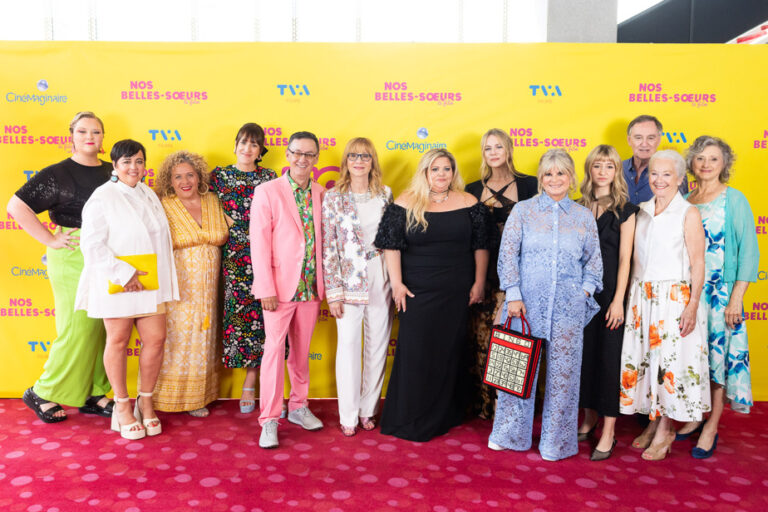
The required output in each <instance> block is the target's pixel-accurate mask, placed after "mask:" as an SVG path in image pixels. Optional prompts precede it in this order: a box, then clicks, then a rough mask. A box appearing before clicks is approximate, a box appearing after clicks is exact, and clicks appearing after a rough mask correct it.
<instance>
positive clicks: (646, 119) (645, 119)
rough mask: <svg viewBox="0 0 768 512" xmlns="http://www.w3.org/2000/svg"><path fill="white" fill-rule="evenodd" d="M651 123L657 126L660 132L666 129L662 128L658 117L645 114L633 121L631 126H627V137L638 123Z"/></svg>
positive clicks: (630, 123)
mask: <svg viewBox="0 0 768 512" xmlns="http://www.w3.org/2000/svg"><path fill="white" fill-rule="evenodd" d="M649 121H650V122H651V123H653V124H655V125H656V129H657V130H659V132H663V131H664V127H663V126H661V121H659V120H658V119H657V118H656V116H650V115H648V114H643V115H641V116H637V117H636V118H634V119H633V120H631V121H630V122H629V126H627V135H629V132H630V131H631V130H632V127H633V126H635V125H636V124H637V123H647V122H649Z"/></svg>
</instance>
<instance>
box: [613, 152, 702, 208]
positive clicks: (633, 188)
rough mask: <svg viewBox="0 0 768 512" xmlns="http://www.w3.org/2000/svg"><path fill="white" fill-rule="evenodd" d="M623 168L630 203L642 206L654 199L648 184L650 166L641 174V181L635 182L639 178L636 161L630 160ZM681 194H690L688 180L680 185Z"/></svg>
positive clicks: (622, 165)
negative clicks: (641, 204)
mask: <svg viewBox="0 0 768 512" xmlns="http://www.w3.org/2000/svg"><path fill="white" fill-rule="evenodd" d="M621 167H622V169H623V171H624V180H625V181H626V182H627V190H628V191H629V202H630V203H633V204H640V203H643V202H645V201H648V200H650V199H651V198H652V197H653V192H651V185H650V184H649V183H648V166H647V165H646V166H645V169H643V170H642V172H641V173H640V180H639V181H637V182H635V178H636V177H637V170H636V169H635V159H634V158H628V159H627V160H624V161H623V162H621ZM680 193H681V194H683V195H685V194H686V193H688V180H687V179H686V178H683V184H682V185H680Z"/></svg>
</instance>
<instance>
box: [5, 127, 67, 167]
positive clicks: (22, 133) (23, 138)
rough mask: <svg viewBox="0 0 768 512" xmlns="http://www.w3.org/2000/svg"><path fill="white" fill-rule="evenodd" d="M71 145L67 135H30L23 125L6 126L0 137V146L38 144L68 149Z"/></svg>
mask: <svg viewBox="0 0 768 512" xmlns="http://www.w3.org/2000/svg"><path fill="white" fill-rule="evenodd" d="M71 143H72V137H71V136H70V135H69V134H65V135H37V134H34V133H31V132H30V129H29V128H28V127H27V125H25V124H6V125H4V126H3V133H2V135H0V144H9V145H10V144H40V145H48V146H56V147H59V148H64V147H69V146H70V144H71ZM25 172H27V171H25Z"/></svg>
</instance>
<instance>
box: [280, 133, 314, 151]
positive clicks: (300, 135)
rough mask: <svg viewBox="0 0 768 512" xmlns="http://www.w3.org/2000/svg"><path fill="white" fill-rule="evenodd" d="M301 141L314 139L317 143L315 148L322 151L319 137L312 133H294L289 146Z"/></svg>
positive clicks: (289, 140)
mask: <svg viewBox="0 0 768 512" xmlns="http://www.w3.org/2000/svg"><path fill="white" fill-rule="evenodd" d="M299 139H312V140H313V141H315V147H316V148H317V150H318V151H320V141H318V140H317V135H315V134H314V133H312V132H296V133H292V134H291V137H290V138H289V139H288V145H289V146H290V145H291V142H293V141H295V140H299Z"/></svg>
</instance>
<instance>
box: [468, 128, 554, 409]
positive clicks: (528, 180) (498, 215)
mask: <svg viewBox="0 0 768 512" xmlns="http://www.w3.org/2000/svg"><path fill="white" fill-rule="evenodd" d="M480 148H481V150H482V152H483V163H482V165H481V166H480V176H481V177H482V179H480V180H478V181H475V182H472V183H470V184H469V185H467V187H466V188H465V190H466V191H467V192H469V193H470V194H472V195H473V196H475V197H476V198H477V199H478V200H479V201H480V202H481V203H483V204H484V205H485V206H487V207H488V209H489V210H490V212H491V215H492V218H493V223H494V224H495V225H496V227H497V228H498V233H494V236H492V237H491V245H490V247H489V249H490V258H489V262H488V274H487V277H486V283H485V297H484V298H483V301H482V302H480V303H478V304H476V305H474V306H473V307H472V308H471V309H470V316H469V329H470V338H471V339H470V343H471V346H470V350H471V356H470V357H471V359H472V360H471V365H470V373H471V375H472V397H471V401H470V411H471V412H472V413H473V414H476V415H478V416H480V417H481V418H486V419H493V411H494V407H495V405H494V404H495V401H496V390H495V389H494V388H492V387H490V386H485V385H483V370H484V368H485V360H486V357H487V354H488V340H489V338H490V335H491V329H492V328H493V324H494V319H495V318H496V314H497V313H498V311H499V309H500V308H501V306H502V305H503V304H504V292H503V291H501V290H499V276H498V274H497V272H496V263H497V262H498V260H499V242H500V241H501V232H502V231H503V230H504V224H505V223H506V222H507V217H509V212H511V211H512V208H513V207H514V206H515V204H517V203H519V202H520V201H523V200H525V199H530V198H531V197H533V196H535V195H536V194H537V193H538V187H539V182H538V180H537V179H536V177H535V176H527V175H525V174H520V173H519V172H518V171H517V170H516V169H515V164H514V163H513V161H512V139H510V138H509V135H507V134H506V133H505V132H503V131H501V130H499V129H498V128H493V129H491V130H488V131H487V132H485V134H484V135H483V138H482V140H481V142H480Z"/></svg>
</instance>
